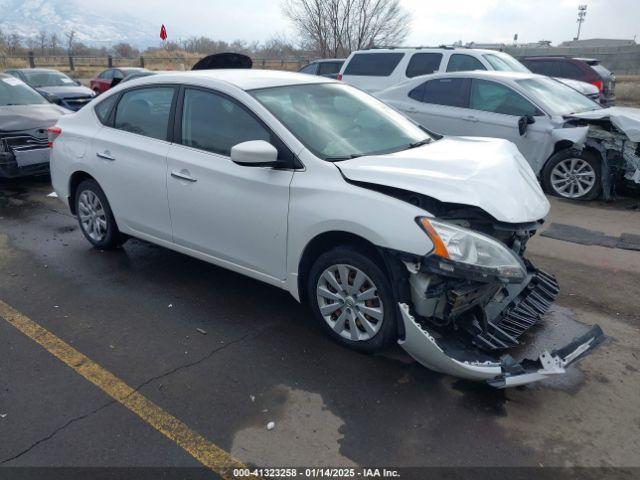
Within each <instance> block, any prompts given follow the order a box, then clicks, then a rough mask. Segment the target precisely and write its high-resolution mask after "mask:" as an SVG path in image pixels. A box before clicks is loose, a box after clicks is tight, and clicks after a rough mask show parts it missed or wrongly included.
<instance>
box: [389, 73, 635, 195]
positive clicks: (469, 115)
mask: <svg viewBox="0 0 640 480" xmlns="http://www.w3.org/2000/svg"><path fill="white" fill-rule="evenodd" d="M376 96H377V97H378V98H380V99H381V100H383V101H384V102H385V103H387V104H389V105H391V106H393V107H395V108H396V109H398V110H400V111H402V112H403V113H405V114H406V115H408V116H409V117H411V118H412V119H413V120H415V121H417V122H418V123H419V124H421V125H422V126H424V127H425V128H427V129H429V130H431V131H433V132H437V133H439V134H442V135H456V136H475V137H497V138H504V139H506V140H510V141H512V142H513V143H515V144H516V145H517V147H518V149H519V150H520V152H521V153H522V155H524V157H525V158H526V159H527V161H528V163H529V165H531V168H532V169H533V171H534V172H535V174H536V175H537V176H538V177H539V178H540V181H541V182H542V185H543V187H544V188H545V190H546V191H547V192H549V193H552V194H554V195H558V196H561V197H564V198H570V199H575V200H589V199H594V198H596V197H598V196H599V195H600V194H601V193H602V194H603V195H604V197H605V198H607V197H608V196H609V195H610V193H611V191H612V189H613V185H614V184H615V183H616V182H617V181H623V180H624V179H626V180H628V181H635V182H636V183H637V182H640V156H639V155H638V141H640V135H639V134H638V132H639V131H640V110H639V109H633V108H622V107H610V108H602V107H601V106H600V105H599V104H598V103H596V102H594V101H592V100H590V99H589V98H587V97H585V96H584V95H581V94H580V93H578V92H577V91H576V90H574V89H572V88H570V87H568V86H566V85H565V84H564V83H561V82H559V81H557V80H555V79H552V78H550V77H546V76H542V75H536V74H533V73H523V72H486V71H474V72H455V73H441V74H433V75H424V76H420V77H416V78H413V79H412V80H409V81H407V82H404V83H401V84H399V85H396V86H394V87H391V88H388V89H386V90H383V91H381V92H378V93H376Z"/></svg>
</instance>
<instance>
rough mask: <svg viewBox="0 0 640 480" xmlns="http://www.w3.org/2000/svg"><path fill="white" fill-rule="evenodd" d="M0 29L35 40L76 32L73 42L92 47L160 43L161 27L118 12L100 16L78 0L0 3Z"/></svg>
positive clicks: (3, 1) (7, 33) (11, 1)
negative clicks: (41, 33) (44, 36)
mask: <svg viewBox="0 0 640 480" xmlns="http://www.w3.org/2000/svg"><path fill="white" fill-rule="evenodd" d="M0 30H2V33H3V34H4V35H11V34H12V33H16V34H18V35H20V36H21V37H23V38H30V37H32V38H35V37H37V36H38V34H39V32H41V31H46V32H47V33H48V34H51V33H56V34H57V35H58V37H60V39H61V41H64V34H65V33H68V32H70V31H72V30H73V31H75V32H76V36H75V38H76V41H78V42H82V43H85V44H87V45H93V46H100V45H104V46H109V45H113V44H114V43H118V42H128V43H131V44H133V45H136V46H141V47H144V46H149V45H152V44H156V43H158V42H159V38H158V34H159V31H160V26H159V25H158V26H156V25H151V24H149V23H148V22H145V21H143V20H141V19H140V18H137V17H133V16H128V15H126V14H125V15H123V14H121V13H118V14H113V15H109V16H108V17H107V16H105V15H100V14H97V13H94V11H93V9H92V8H91V6H90V5H89V4H87V3H86V2H82V1H80V0H0Z"/></svg>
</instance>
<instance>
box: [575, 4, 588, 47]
mask: <svg viewBox="0 0 640 480" xmlns="http://www.w3.org/2000/svg"><path fill="white" fill-rule="evenodd" d="M586 16H587V6H586V5H578V19H577V20H576V22H578V34H577V35H576V38H574V40H580V30H581V29H582V24H583V23H584V20H585V18H584V17H586Z"/></svg>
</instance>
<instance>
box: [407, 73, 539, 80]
mask: <svg viewBox="0 0 640 480" xmlns="http://www.w3.org/2000/svg"><path fill="white" fill-rule="evenodd" d="M449 77H457V78H460V77H464V78H484V79H487V80H503V81H504V80H507V81H509V80H526V79H530V78H541V77H545V78H546V76H545V75H538V74H537V73H531V72H503V71H496V70H471V71H468V72H442V73H431V74H428V75H420V76H417V77H413V78H412V79H411V80H410V81H411V82H413V81H415V80H416V79H424V80H427V79H429V78H449Z"/></svg>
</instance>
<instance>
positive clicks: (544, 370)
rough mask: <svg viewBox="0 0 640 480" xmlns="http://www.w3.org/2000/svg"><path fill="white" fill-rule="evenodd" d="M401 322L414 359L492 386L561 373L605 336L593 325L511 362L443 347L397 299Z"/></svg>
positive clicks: (402, 343) (506, 358) (407, 348)
mask: <svg viewBox="0 0 640 480" xmlns="http://www.w3.org/2000/svg"><path fill="white" fill-rule="evenodd" d="M399 307H400V312H401V314H402V320H403V323H404V329H405V336H404V339H401V340H399V341H398V343H399V344H400V346H401V347H402V348H403V349H404V350H405V351H406V352H407V353H408V354H409V355H411V356H412V357H413V358H414V359H415V360H416V361H418V362H419V363H420V364H422V365H424V366H425V367H427V368H430V369H432V370H435V371H437V372H441V373H446V374H448V375H453V376H455V377H460V378H465V379H469V380H476V381H486V382H487V383H488V384H489V385H491V386H492V387H495V388H506V387H515V386H518V385H525V384H527V383H533V382H537V381H539V380H543V379H545V378H548V377H550V376H553V375H559V374H563V373H565V368H566V367H567V366H569V365H570V364H572V363H574V362H576V361H577V360H579V359H581V358H583V357H584V356H585V355H587V354H589V353H591V351H593V349H594V348H596V347H597V346H598V345H599V344H600V343H601V342H602V341H603V340H604V338H605V336H604V334H603V332H602V329H601V328H600V327H599V326H598V325H594V326H593V327H592V328H591V329H590V330H589V331H587V332H586V333H585V334H583V335H581V336H580V337H578V338H575V339H574V340H573V341H572V342H570V343H569V344H567V345H565V346H564V347H562V348H560V349H557V350H553V351H551V352H548V351H543V352H542V353H541V354H540V356H539V357H538V358H537V359H535V360H529V359H525V360H523V361H521V362H519V363H517V362H515V361H514V360H513V358H511V357H510V356H509V355H507V356H504V357H502V358H501V359H492V358H491V357H488V356H487V355H484V354H482V355H478V358H477V359H473V358H470V355H469V353H468V352H464V351H456V350H454V349H450V348H447V347H445V346H444V345H443V344H442V342H441V343H440V344H439V340H438V339H437V338H436V334H435V333H434V332H430V331H429V330H427V329H426V328H425V327H423V326H422V325H420V324H419V323H418V322H416V320H415V319H414V318H413V316H412V315H411V313H410V312H409V306H408V305H406V304H404V303H400V304H399Z"/></svg>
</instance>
